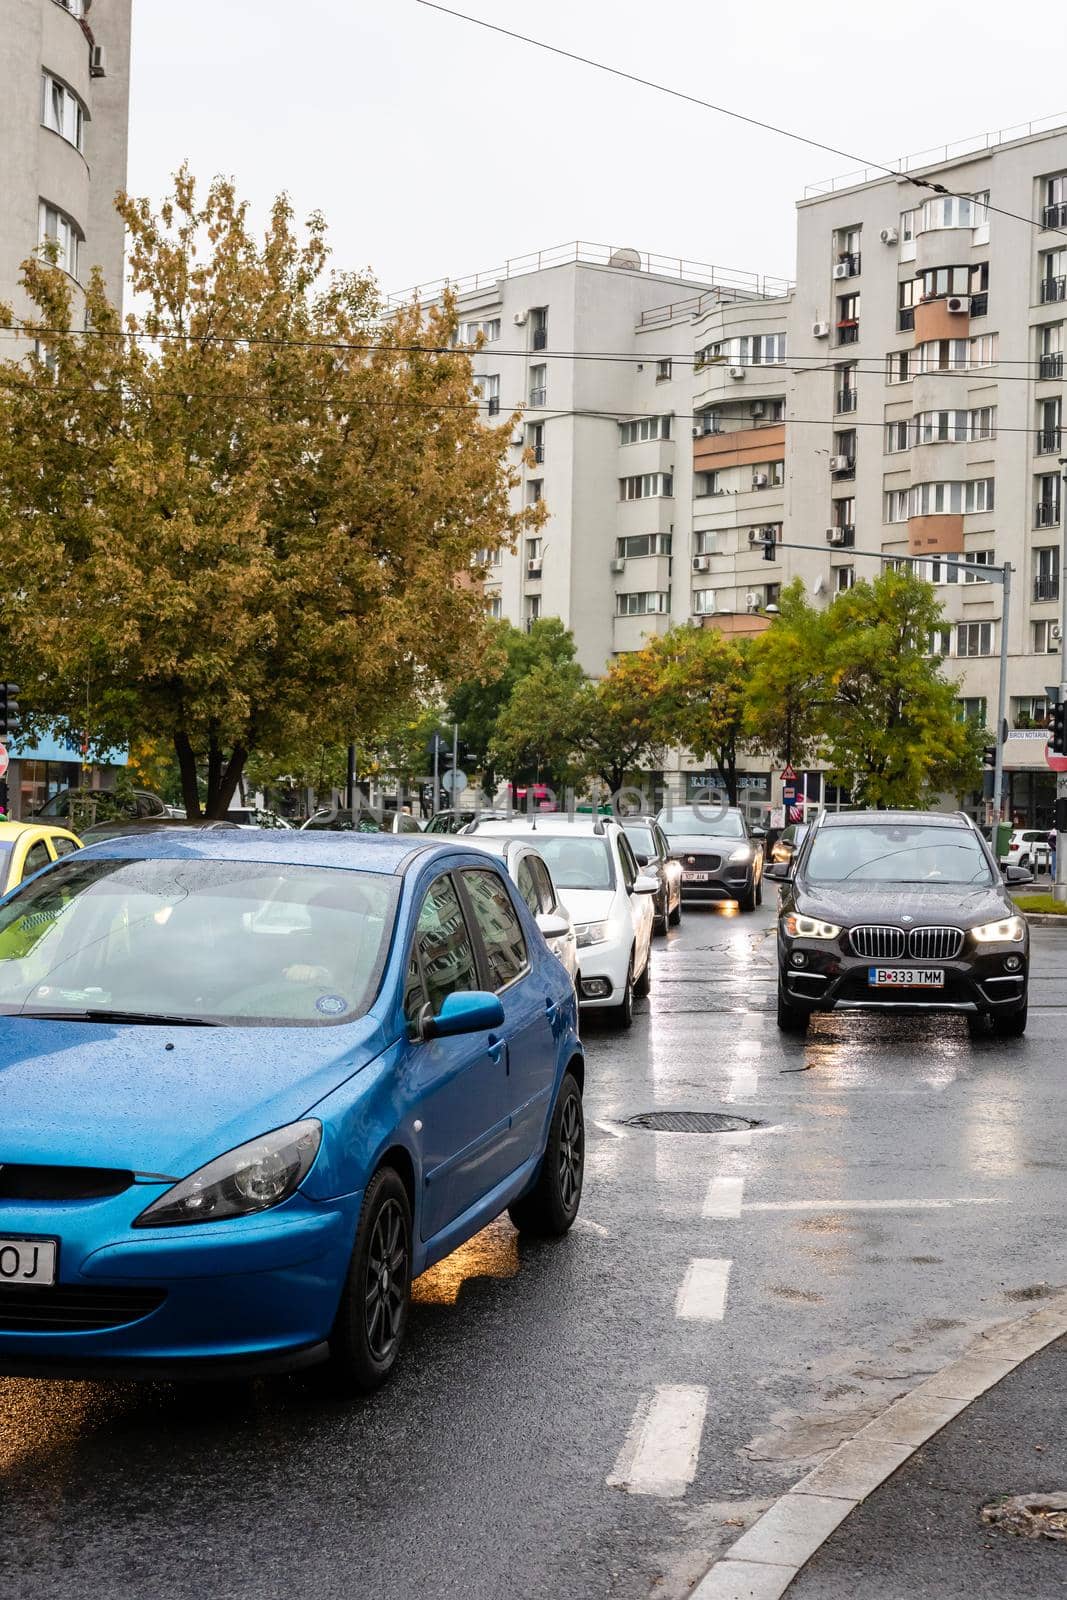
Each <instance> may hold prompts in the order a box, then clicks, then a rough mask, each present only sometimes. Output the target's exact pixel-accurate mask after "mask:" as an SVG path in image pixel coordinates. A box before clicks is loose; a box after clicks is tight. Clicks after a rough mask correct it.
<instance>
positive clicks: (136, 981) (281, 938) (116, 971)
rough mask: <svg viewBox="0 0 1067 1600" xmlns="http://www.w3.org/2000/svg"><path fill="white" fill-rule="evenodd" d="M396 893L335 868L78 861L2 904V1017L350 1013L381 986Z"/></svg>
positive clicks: (246, 1021)
mask: <svg viewBox="0 0 1067 1600" xmlns="http://www.w3.org/2000/svg"><path fill="white" fill-rule="evenodd" d="M397 892H398V880H397V879H395V878H392V877H389V876H386V875H383V874H379V873H364V872H351V871H345V870H342V869H338V868H332V867H304V866H290V865H285V864H277V863H272V864H267V863H263V862H253V861H219V860H215V861H204V860H147V861H124V860H116V859H110V858H107V857H93V858H91V859H87V857H86V856H80V857H79V858H77V859H72V860H68V861H66V862H62V863H60V864H59V865H58V866H56V867H55V868H53V870H52V871H51V872H48V873H46V874H45V875H44V876H43V877H42V878H40V879H38V880H37V881H36V882H34V883H31V884H29V885H27V886H26V888H25V889H23V890H21V891H20V892H19V893H17V894H16V895H15V896H14V897H13V898H12V899H11V900H10V901H9V902H8V903H7V905H5V906H3V907H0V1014H6V1015H8V1016H10V1015H15V1014H19V1013H22V1014H33V1013H42V1012H43V1013H47V1014H48V1015H49V1016H66V1015H70V1016H72V1017H82V1018H84V1017H86V1016H88V1017H89V1020H100V1021H106V1020H135V1018H136V1017H137V1016H138V1015H144V1016H148V1017H151V1018H153V1019H159V1018H160V1017H174V1018H187V1019H189V1020H190V1021H201V1020H202V1021H205V1022H215V1023H223V1024H225V1023H229V1024H234V1025H241V1026H248V1025H251V1024H275V1025H282V1024H285V1025H297V1026H301V1025H302V1026H307V1025H319V1026H323V1025H327V1024H329V1023H336V1022H344V1021H351V1019H352V1018H353V1017H356V1016H359V1015H360V1014H361V1013H362V1012H364V1011H365V1010H366V1009H367V1007H368V1006H369V1005H370V1003H371V1001H372V1000H373V998H374V995H375V992H376V990H377V986H378V982H379V979H380V977H381V971H382V967H383V965H384V962H385V957H386V954H387V952H388V947H389V939H390V935H391V933H392V927H393V918H394V913H395V908H396V901H397ZM112 1013H121V1017H118V1018H116V1017H113V1016H111V1014H112Z"/></svg>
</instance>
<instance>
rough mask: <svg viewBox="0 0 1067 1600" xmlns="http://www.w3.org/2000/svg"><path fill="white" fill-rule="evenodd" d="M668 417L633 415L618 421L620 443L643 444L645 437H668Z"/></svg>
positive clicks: (669, 428) (669, 432) (669, 431)
mask: <svg viewBox="0 0 1067 1600" xmlns="http://www.w3.org/2000/svg"><path fill="white" fill-rule="evenodd" d="M671 420H672V419H671V418H670V417H634V418H633V419H632V420H631V421H629V422H620V423H619V443H620V444H643V443H644V441H645V440H646V439H669V438H670V436H671Z"/></svg>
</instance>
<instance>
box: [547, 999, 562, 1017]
mask: <svg viewBox="0 0 1067 1600" xmlns="http://www.w3.org/2000/svg"><path fill="white" fill-rule="evenodd" d="M558 1010H559V1001H558V1000H553V998H552V996H551V995H546V996H545V1015H546V1016H549V1017H554V1016H555V1014H556V1012H557V1011H558Z"/></svg>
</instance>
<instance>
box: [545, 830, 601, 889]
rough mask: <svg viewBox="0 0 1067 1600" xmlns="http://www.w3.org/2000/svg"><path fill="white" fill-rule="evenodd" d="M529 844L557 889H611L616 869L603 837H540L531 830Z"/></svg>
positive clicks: (585, 835)
mask: <svg viewBox="0 0 1067 1600" xmlns="http://www.w3.org/2000/svg"><path fill="white" fill-rule="evenodd" d="M528 842H529V843H530V844H534V845H536V846H537V850H538V853H539V854H540V855H542V856H544V858H545V860H546V861H547V862H548V869H549V871H550V872H551V874H552V881H553V883H554V884H555V885H556V888H557V889H614V887H615V869H614V867H613V866H612V864H611V850H610V848H609V846H608V840H607V837H606V835H600V834H578V835H571V836H570V837H568V836H567V835H565V834H559V833H557V834H549V833H542V832H541V830H540V828H538V829H537V830H536V832H535V831H533V830H531V832H530V835H529V839H528Z"/></svg>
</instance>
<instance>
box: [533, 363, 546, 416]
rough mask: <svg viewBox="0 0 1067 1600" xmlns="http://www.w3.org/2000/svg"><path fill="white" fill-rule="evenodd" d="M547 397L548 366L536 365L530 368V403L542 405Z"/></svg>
mask: <svg viewBox="0 0 1067 1600" xmlns="http://www.w3.org/2000/svg"><path fill="white" fill-rule="evenodd" d="M547 398H548V368H547V367H546V366H544V365H538V366H536V367H531V368H530V404H531V405H532V406H543V405H544V403H545V401H546V400H547Z"/></svg>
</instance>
